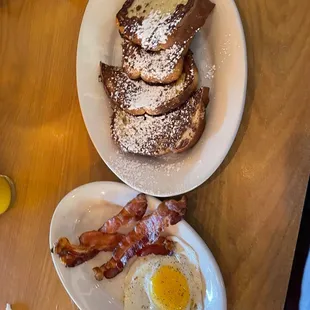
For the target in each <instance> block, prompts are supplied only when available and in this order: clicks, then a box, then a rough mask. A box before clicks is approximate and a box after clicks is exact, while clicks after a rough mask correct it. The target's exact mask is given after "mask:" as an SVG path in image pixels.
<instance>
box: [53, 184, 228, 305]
mask: <svg viewBox="0 0 310 310" xmlns="http://www.w3.org/2000/svg"><path fill="white" fill-rule="evenodd" d="M137 194H138V192H136V191H135V190H133V189H131V188H130V187H128V186H126V185H124V184H121V183H116V182H95V183H89V184H86V185H83V186H80V187H78V188H76V189H75V190H73V191H72V192H70V193H69V194H67V195H66V196H65V197H64V198H63V199H62V200H61V201H60V203H59V204H58V206H57V208H56V210H55V212H54V215H53V218H52V221H51V227H50V239H49V243H50V247H52V246H53V244H54V243H55V242H56V241H57V240H58V239H59V238H60V237H64V236H65V237H68V238H69V240H70V241H71V242H73V243H78V236H79V235H80V234H81V233H83V232H85V231H87V230H93V229H96V228H97V227H100V226H101V224H102V223H104V222H105V221H106V220H107V219H108V218H110V217H111V216H113V215H114V214H116V213H118V212H119V210H120V207H117V206H115V205H106V204H105V201H108V202H110V203H113V204H117V205H121V206H123V205H125V204H126V203H127V202H128V201H129V200H131V199H132V198H134V197H135V196H136V195H137ZM147 199H148V210H154V209H155V208H156V207H157V206H158V204H159V203H160V201H159V200H158V199H156V198H153V197H150V196H148V198H147ZM166 232H167V233H168V234H169V235H174V236H177V237H179V238H181V239H183V240H184V241H185V242H187V243H188V244H190V245H191V247H192V248H193V249H194V250H195V251H196V253H197V254H198V259H199V262H200V268H201V272H202V275H203V278H204V280H205V283H206V291H205V292H204V295H205V299H204V303H205V309H208V310H213V309H214V310H226V294H225V287H224V284H223V280H222V276H221V273H220V270H219V268H218V266H217V264H216V261H215V260H214V257H213V256H212V254H211V252H210V250H209V249H208V248H207V246H206V244H205V243H204V242H203V240H202V239H201V238H200V237H199V236H198V234H197V233H196V232H195V231H194V230H193V229H192V228H191V227H190V226H189V225H188V224H187V223H186V222H185V221H182V222H180V223H178V224H177V225H175V226H172V227H169V228H168V229H166ZM110 256H111V253H99V255H98V256H96V257H95V258H93V259H92V260H90V261H89V262H86V263H84V264H82V265H80V266H77V267H75V268H66V267H65V266H64V265H63V264H62V263H61V262H60V260H59V258H58V256H57V255H55V254H52V259H53V263H54V266H55V268H56V271H57V273H58V276H59V278H60V280H61V282H62V284H63V286H64V287H65V289H66V291H67V292H68V294H69V295H70V297H71V298H72V300H73V301H74V302H75V303H76V305H77V306H78V307H79V308H80V309H81V310H102V309H104V310H116V309H123V306H122V293H123V291H122V289H120V288H123V283H124V277H125V276H126V273H127V272H128V269H129V266H127V267H126V268H125V270H124V271H123V272H122V273H121V274H119V275H118V276H117V277H116V278H114V279H112V280H103V281H101V282H98V281H96V280H95V278H94V276H93V272H92V267H94V266H100V265H102V264H103V263H104V262H105V261H107V260H108V259H109V258H110Z"/></svg>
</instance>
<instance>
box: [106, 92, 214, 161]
mask: <svg viewBox="0 0 310 310" xmlns="http://www.w3.org/2000/svg"><path fill="white" fill-rule="evenodd" d="M208 102H209V88H206V87H203V88H200V89H198V90H197V91H196V92H195V93H194V94H193V96H192V97H191V98H190V99H188V100H187V101H186V102H185V103H184V104H183V105H182V106H180V107H179V108H178V109H177V110H174V111H172V112H170V113H167V114H164V115H160V116H150V115H143V116H134V115H131V114H128V113H126V112H125V111H124V110H122V109H120V108H119V107H114V113H113V116H112V123H111V136H112V138H113V140H114V141H115V142H116V144H117V145H118V146H119V147H120V148H121V150H123V151H124V152H129V153H135V154H140V155H147V156H160V155H164V154H167V153H171V152H172V153H181V152H184V151H186V150H188V149H189V148H191V147H192V146H194V145H195V144H196V143H197V141H198V140H199V139H200V137H201V135H202V133H203V130H204V128H205V114H206V113H205V109H206V105H207V104H208Z"/></svg>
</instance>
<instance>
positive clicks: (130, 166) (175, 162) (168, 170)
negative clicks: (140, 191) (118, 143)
mask: <svg viewBox="0 0 310 310" xmlns="http://www.w3.org/2000/svg"><path fill="white" fill-rule="evenodd" d="M190 158H191V156H190V155H189V154H169V155H165V156H164V157H160V158H154V157H146V158H144V161H141V160H140V159H139V157H137V156H136V155H133V154H128V153H124V152H123V151H121V150H116V153H115V155H114V156H111V157H110V163H111V164H112V165H113V169H114V170H115V172H116V173H117V174H119V175H122V178H124V179H125V180H130V183H131V186H132V187H134V188H145V184H148V186H149V187H150V188H152V194H153V195H157V194H161V191H160V190H159V188H160V184H159V183H158V178H157V177H155V174H154V173H153V171H154V170H156V171H161V172H162V174H163V176H165V177H168V178H171V182H175V176H176V174H178V173H181V171H182V170H184V169H185V170H187V169H188V167H187V166H185V162H186V161H188V160H190ZM175 186H176V187H179V188H180V191H182V188H183V186H184V183H183V182H179V183H178V184H176V185H175Z"/></svg>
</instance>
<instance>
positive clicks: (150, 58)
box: [122, 39, 191, 84]
mask: <svg viewBox="0 0 310 310" xmlns="http://www.w3.org/2000/svg"><path fill="white" fill-rule="evenodd" d="M190 42H191V40H189V41H188V42H187V43H186V44H184V45H179V44H174V45H172V46H171V47H170V48H168V49H166V50H161V51H159V52H148V51H146V50H144V49H143V48H141V46H139V45H136V44H133V43H132V42H131V41H129V40H126V39H125V40H124V42H123V44H122V49H123V63H122V64H123V70H124V71H125V72H126V73H127V75H128V76H129V77H130V78H131V79H134V80H136V79H139V78H142V79H143V80H144V81H145V82H147V83H152V84H154V83H160V84H169V83H172V82H174V81H176V80H177V79H178V78H179V77H180V75H181V74H182V71H183V60H184V55H185V54H186V53H187V51H188V48H189V45H190Z"/></svg>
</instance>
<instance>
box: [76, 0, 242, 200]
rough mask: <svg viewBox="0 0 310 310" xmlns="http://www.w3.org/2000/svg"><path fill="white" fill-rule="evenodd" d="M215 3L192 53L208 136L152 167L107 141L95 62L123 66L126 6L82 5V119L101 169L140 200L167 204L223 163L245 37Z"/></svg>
mask: <svg viewBox="0 0 310 310" xmlns="http://www.w3.org/2000/svg"><path fill="white" fill-rule="evenodd" d="M202 1H203V0H202ZM213 1H214V2H215V3H216V7H215V9H214V11H213V12H212V13H211V15H210V16H209V18H208V20H207V23H206V24H205V26H204V27H203V28H202V29H201V31H200V32H199V33H198V34H197V35H196V37H195V39H194V42H193V44H192V46H191V49H192V50H193V52H194V57H195V60H196V63H197V66H198V69H199V72H200V84H201V85H203V86H210V88H211V100H210V103H209V107H208V109H207V123H206V129H205V131H204V133H203V136H202V137H201V139H200V141H199V142H198V144H197V145H196V146H195V147H194V148H193V149H191V150H189V151H188V152H186V153H183V154H180V155H172V156H165V157H162V158H157V159H154V158H147V157H142V156H136V155H130V154H123V153H122V152H120V151H119V150H118V148H117V146H116V145H114V143H113V141H112V139H111V137H110V115H111V109H110V105H109V100H108V98H107V96H106V94H105V92H104V90H103V86H102V84H101V83H99V82H98V75H99V61H100V60H101V61H103V62H106V63H108V64H113V65H120V64H121V39H120V36H119V34H118V30H117V28H116V25H115V15H116V13H117V11H118V10H119V9H120V8H121V6H122V4H123V2H124V0H89V2H88V5H87V8H86V11H85V14H84V18H83V22H82V25H81V30H80V36H79V42H78V49H77V87H78V94H79V100H80V106H81V110H82V114H83V118H84V121H85V124H86V127H87V130H88V132H89V135H90V137H91V139H92V141H93V143H94V145H95V147H96V149H97V151H98V153H99V154H100V156H101V157H102V159H103V160H104V161H105V163H106V164H107V165H108V166H109V168H110V169H111V170H112V171H113V172H114V173H115V174H116V175H117V176H118V177H119V178H120V179H121V180H122V181H124V182H125V183H127V184H128V185H130V186H131V187H133V188H135V189H136V190H139V191H141V192H144V193H147V194H150V195H154V196H160V197H167V196H173V195H178V194H181V193H184V192H188V191H190V190H192V189H194V188H195V187H197V186H199V185H200V184H202V183H203V182H204V181H205V180H207V179H208V178H209V177H210V176H211V175H212V174H213V173H214V171H215V170H216V169H217V168H218V167H219V165H220V164H221V163H222V161H223V160H224V158H225V156H226V154H227V153H228V151H229V149H230V147H231V145H232V143H233V141H234V139H235V136H236V134H237V131H238V128H239V124H240V121H241V117H242V113H243V106H244V101H245V92H246V82H247V60H246V47H245V40H244V33H243V28H242V24H241V20H240V17H239V14H238V11H237V8H236V5H235V3H234V1H233V0H213ZM176 180H179V181H178V182H176Z"/></svg>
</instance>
